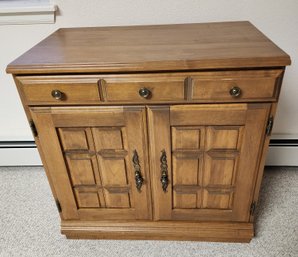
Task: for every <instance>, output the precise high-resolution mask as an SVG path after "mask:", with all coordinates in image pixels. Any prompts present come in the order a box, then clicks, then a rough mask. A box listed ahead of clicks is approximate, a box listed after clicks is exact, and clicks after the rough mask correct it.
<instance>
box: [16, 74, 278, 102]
mask: <svg viewBox="0 0 298 257" xmlns="http://www.w3.org/2000/svg"><path fill="white" fill-rule="evenodd" d="M282 74H283V70H282V69H276V70H253V71H252V70H248V71H215V72H181V73H178V72H177V73H155V74H111V75H109V74H95V75H73V76H66V75H64V76H62V75H61V76H24V77H16V81H17V84H18V85H19V89H20V92H21V94H22V96H23V98H24V100H25V102H26V104H28V105H68V104H69V105H75V104H80V105H83V104H84V105H101V104H105V105H109V104H116V103H117V104H129V103H138V104H151V103H204V102H209V103H210V102H245V101H250V102H253V101H274V100H276V99H277V97H278V93H279V88H280V84H281V78H282Z"/></svg>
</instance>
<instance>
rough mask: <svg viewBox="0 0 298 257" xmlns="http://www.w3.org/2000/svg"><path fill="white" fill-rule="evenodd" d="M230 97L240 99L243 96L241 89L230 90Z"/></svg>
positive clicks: (233, 88)
mask: <svg viewBox="0 0 298 257" xmlns="http://www.w3.org/2000/svg"><path fill="white" fill-rule="evenodd" d="M230 95H231V96H233V97H238V96H240V95H241V89H240V88H239V87H232V88H231V89H230Z"/></svg>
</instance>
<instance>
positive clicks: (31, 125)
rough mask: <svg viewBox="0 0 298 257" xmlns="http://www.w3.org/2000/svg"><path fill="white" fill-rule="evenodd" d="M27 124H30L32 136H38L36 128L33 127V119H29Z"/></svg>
mask: <svg viewBox="0 0 298 257" xmlns="http://www.w3.org/2000/svg"><path fill="white" fill-rule="evenodd" d="M29 125H30V128H31V131H32V134H33V136H34V137H37V136H38V133H37V129H36V127H35V124H34V121H33V120H30V121H29Z"/></svg>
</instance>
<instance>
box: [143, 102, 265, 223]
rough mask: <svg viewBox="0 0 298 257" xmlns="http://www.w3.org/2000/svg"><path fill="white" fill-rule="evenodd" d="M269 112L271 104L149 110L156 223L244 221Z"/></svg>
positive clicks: (171, 107) (212, 105)
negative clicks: (173, 221)
mask: <svg viewBox="0 0 298 257" xmlns="http://www.w3.org/2000/svg"><path fill="white" fill-rule="evenodd" d="M269 110H270V104H249V105H248V104H218V105H217V104H206V105H187V106H179V105H178V106H170V107H151V108H149V109H148V119H149V120H148V124H149V139H150V158H151V162H150V164H151V172H152V188H153V205H154V208H153V209H154V219H155V220H218V221H221V220H224V221H248V219H249V209H250V204H251V199H252V192H253V189H254V182H255V178H256V172H257V166H258V160H259V155H260V150H261V146H262V143H263V140H264V134H265V127H266V121H267V118H268V115H269ZM167 180H168V185H166V183H165V182H167ZM161 181H163V182H164V188H163V187H162V182H161Z"/></svg>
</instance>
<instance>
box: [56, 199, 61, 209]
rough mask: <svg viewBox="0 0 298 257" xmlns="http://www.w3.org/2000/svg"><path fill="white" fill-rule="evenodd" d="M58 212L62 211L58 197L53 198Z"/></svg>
mask: <svg viewBox="0 0 298 257" xmlns="http://www.w3.org/2000/svg"><path fill="white" fill-rule="evenodd" d="M55 202H56V206H57V209H58V212H62V208H61V204H60V202H59V200H58V199H56V200H55Z"/></svg>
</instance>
